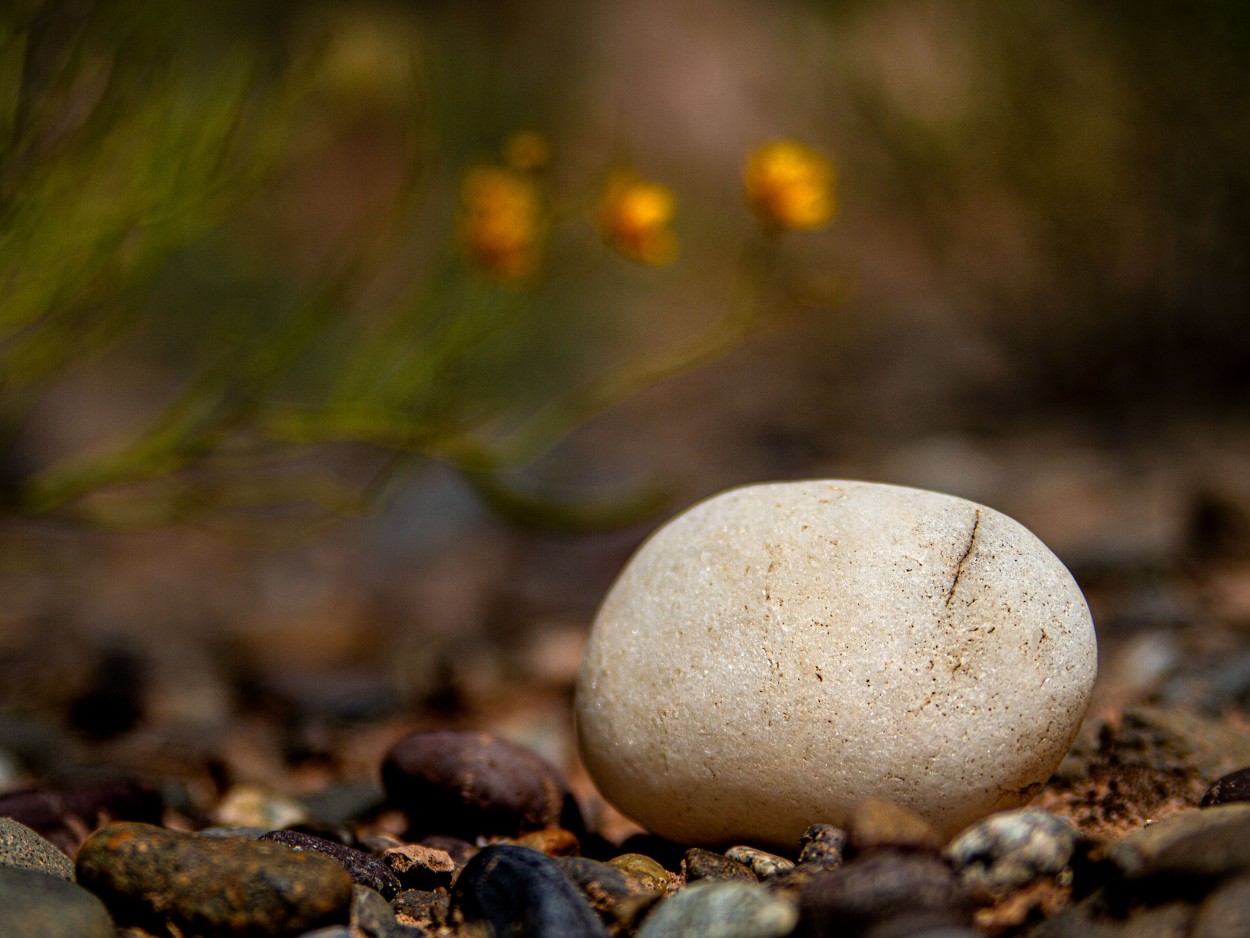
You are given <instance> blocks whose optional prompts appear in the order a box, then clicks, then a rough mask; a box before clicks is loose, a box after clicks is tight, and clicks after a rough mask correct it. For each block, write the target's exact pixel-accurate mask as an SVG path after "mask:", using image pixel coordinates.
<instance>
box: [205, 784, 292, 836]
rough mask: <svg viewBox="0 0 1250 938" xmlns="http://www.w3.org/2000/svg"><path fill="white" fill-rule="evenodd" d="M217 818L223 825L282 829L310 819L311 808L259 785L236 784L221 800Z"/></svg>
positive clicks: (215, 815)
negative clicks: (309, 810)
mask: <svg viewBox="0 0 1250 938" xmlns="http://www.w3.org/2000/svg"><path fill="white" fill-rule="evenodd" d="M213 820H214V821H215V822H216V823H217V825H218V826H221V827H263V828H264V829H265V830H267V831H272V830H280V829H282V828H284V827H290V826H292V825H293V824H302V823H303V822H304V821H307V820H308V809H307V808H305V807H304V806H303V805H302V804H301V803H300V802H298V801H296V800H295V799H294V798H287V797H286V796H285V795H279V794H277V793H276V792H272V791H269V790H268V789H266V788H262V787H261V786H259V785H235V786H233V787H231V788H230V789H229V790H228V791H227V792H226V793H225V794H224V795H222V796H221V799H220V800H219V801H218V802H217V806H216V808H214V810H213Z"/></svg>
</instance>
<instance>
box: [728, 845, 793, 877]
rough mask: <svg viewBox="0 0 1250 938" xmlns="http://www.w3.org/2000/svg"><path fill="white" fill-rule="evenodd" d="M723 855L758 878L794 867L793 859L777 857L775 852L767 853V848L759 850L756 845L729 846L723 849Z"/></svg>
mask: <svg viewBox="0 0 1250 938" xmlns="http://www.w3.org/2000/svg"><path fill="white" fill-rule="evenodd" d="M725 856H726V857H727V858H728V859H730V860H735V861H737V862H738V863H741V864H742V865H743V866H745V867H746V868H747V869H749V870H750V871H751V872H752V873H754V874H755V875H756V876H758V877H759V878H760V879H767V878H768V877H770V876H779V875H780V874H782V873H788V872H790V871H791V870H792V869H794V861H793V860H787V859H786V858H785V857H779V856H777V854H775V853H769V852H768V851H767V850H760V849H759V848H757V847H747V846H743V845H739V846H737V847H730V848H729V849H728V850H726V851H725Z"/></svg>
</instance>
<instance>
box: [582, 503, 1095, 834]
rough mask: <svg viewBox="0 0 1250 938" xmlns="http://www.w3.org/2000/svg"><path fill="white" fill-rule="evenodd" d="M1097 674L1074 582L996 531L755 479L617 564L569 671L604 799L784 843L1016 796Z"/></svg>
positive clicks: (1030, 546) (992, 522)
mask: <svg viewBox="0 0 1250 938" xmlns="http://www.w3.org/2000/svg"><path fill="white" fill-rule="evenodd" d="M1096 671H1097V648H1096V642H1095V637H1094V628H1093V622H1092V621H1091V619H1090V614H1089V608H1088V606H1087V605H1086V603H1085V599H1084V597H1083V596H1082V594H1081V591H1080V589H1079V588H1078V587H1077V585H1076V583H1075V581H1074V580H1073V579H1072V576H1071V574H1069V573H1068V571H1067V569H1065V567H1064V566H1063V564H1062V563H1061V562H1060V561H1059V560H1058V558H1056V557H1055V556H1054V554H1052V553H1051V552H1050V551H1049V550H1048V549H1047V548H1046V546H1045V545H1044V544H1042V542H1041V541H1039V540H1038V539H1037V538H1036V537H1035V536H1034V535H1033V534H1031V533H1030V532H1029V531H1028V530H1026V529H1025V528H1024V527H1023V526H1022V525H1020V524H1019V523H1018V522H1016V521H1013V520H1012V519H1011V518H1008V517H1007V516H1006V515H1003V514H1001V513H1000V512H997V511H995V510H993V509H991V508H987V507H984V506H982V505H977V504H975V503H973V502H969V501H966V500H964V499H960V498H955V497H953V496H949V495H941V494H938V493H934V492H926V491H921V490H918V489H909V488H902V487H898V486H891V485H880V484H874V483H867V482H847V481H833V480H822V481H810V482H793V483H775V484H767V485H755V486H748V487H745V488H740V489H735V490H731V491H729V492H726V493H723V494H721V495H718V496H716V497H715V498H712V499H710V500H708V501H705V502H703V503H701V504H699V505H696V506H695V507H694V508H692V509H690V510H689V511H687V512H686V513H684V514H683V515H680V516H679V517H677V518H676V519H674V520H673V521H671V522H669V523H668V524H667V525H665V526H664V527H662V528H661V529H660V530H659V531H657V532H656V533H655V534H654V535H652V537H651V538H650V539H649V540H648V541H647V543H645V544H644V545H643V546H642V547H641V548H640V549H639V551H638V552H637V553H636V554H635V555H634V557H633V558H632V559H631V560H630V562H629V563H628V564H627V565H626V567H625V569H624V570H623V571H622V573H621V574H620V576H619V577H618V579H617V581H616V583H615V584H614V585H613V587H612V588H611V590H610V591H609V593H608V595H607V597H606V598H605V600H604V602H603V605H602V606H601V608H600V610H599V612H598V615H597V616H596V619H595V623H594V628H593V630H592V632H591V635H590V640H589V643H588V645H587V650H586V656H585V659H584V661H583V663H582V670H581V675H580V678H579V682H578V689H577V726H578V740H579V744H580V746H581V751H582V755H583V758H584V760H585V762H586V765H587V767H588V768H589V770H590V773H591V775H592V776H593V778H594V780H595V782H596V784H597V785H598V787H599V789H600V791H601V792H602V793H603V794H604V796H605V797H607V798H608V800H610V801H611V802H613V804H615V805H616V806H617V807H618V808H619V809H621V810H622V811H623V812H624V813H625V814H627V815H629V816H631V817H632V818H634V819H635V820H636V821H638V822H639V823H641V824H642V825H644V826H645V827H647V828H648V829H650V830H652V831H653V832H655V833H657V834H661V835H663V836H665V837H668V838H671V839H673V840H677V841H681V842H685V843H713V844H728V843H731V842H733V843H738V842H744V841H745V842H750V843H762V844H771V845H780V846H785V847H789V848H793V845H794V844H795V843H797V842H798V840H799V837H800V835H801V834H802V833H803V831H804V830H805V829H806V828H807V827H808V826H809V825H811V824H813V823H815V822H826V823H834V824H845V823H846V821H847V818H848V816H849V814H850V811H851V809H852V808H853V807H854V806H855V805H856V804H857V803H858V802H860V801H862V800H863V799H864V798H866V797H868V796H874V797H878V798H884V799H887V800H889V801H893V802H895V803H897V804H899V805H902V806H904V807H907V808H910V809H911V810H913V811H915V812H917V813H918V814H919V815H921V816H922V817H923V818H925V819H926V820H927V821H928V822H929V823H930V824H932V825H933V826H934V828H935V829H937V830H938V831H939V832H940V833H941V834H943V835H944V836H950V835H951V834H953V833H955V832H957V831H959V830H961V829H962V828H964V827H965V826H967V825H968V824H970V823H971V822H973V821H975V820H977V819H978V818H980V817H982V816H984V815H987V814H990V813H992V812H994V811H1001V810H1004V809H1007V808H1013V807H1017V806H1019V805H1021V804H1023V803H1025V802H1027V801H1028V800H1029V799H1030V798H1032V797H1033V795H1034V794H1036V793H1037V791H1038V790H1039V789H1040V788H1041V786H1042V784H1043V783H1044V782H1045V781H1046V779H1047V778H1048V777H1049V775H1050V773H1051V772H1052V770H1053V769H1054V768H1055V766H1056V765H1057V764H1058V763H1059V761H1060V759H1061V758H1062V757H1063V755H1064V753H1065V752H1066V751H1067V749H1068V746H1069V745H1070V744H1071V742H1072V739H1073V737H1074V735H1075V733H1076V730H1077V728H1078V726H1079V725H1080V722H1081V718H1082V717H1083V715H1084V713H1085V709H1086V706H1087V704H1088V701H1089V696H1090V692H1091V690H1092V687H1093V683H1094V677H1095V673H1096Z"/></svg>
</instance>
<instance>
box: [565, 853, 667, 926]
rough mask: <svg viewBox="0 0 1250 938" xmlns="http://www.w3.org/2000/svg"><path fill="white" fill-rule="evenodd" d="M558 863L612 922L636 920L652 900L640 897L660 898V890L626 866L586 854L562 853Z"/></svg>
mask: <svg viewBox="0 0 1250 938" xmlns="http://www.w3.org/2000/svg"><path fill="white" fill-rule="evenodd" d="M556 863H557V864H559V866H560V869H561V870H563V871H564V875H565V876H567V877H568V878H569V879H570V880H572V881H573V883H574V884H575V885H576V886H577V888H578V889H580V890H581V891H582V895H583V896H585V897H586V901H587V902H589V903H590V907H591V908H592V909H594V910H595V911H596V912H598V913H599V915H600V917H601V918H603V919H605V920H606V921H608V922H610V923H618V924H624V923H630V922H633V921H634V920H635V919H636V917H637V915H638V913H639V912H640V911H641V910H642V909H643V908H645V907H646V906H648V905H649V904H650V903H649V902H646V901H643V902H638V901H636V900H639V899H643V900H649V899H654V898H658V895H659V892H658V891H657V890H654V889H648V888H647V887H646V886H644V885H643V884H642V882H641V881H639V880H638V879H637V878H635V877H634V876H631V875H630V874H629V873H626V872H625V871H624V870H622V869H620V868H618V867H615V866H611V865H610V864H607V863H600V862H599V861H598V860H590V859H587V858H586V857H558V858H557V859H556Z"/></svg>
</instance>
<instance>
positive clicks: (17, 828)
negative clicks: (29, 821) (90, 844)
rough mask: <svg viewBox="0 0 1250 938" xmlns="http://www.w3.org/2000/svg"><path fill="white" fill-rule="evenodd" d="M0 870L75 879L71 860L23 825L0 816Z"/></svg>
mask: <svg viewBox="0 0 1250 938" xmlns="http://www.w3.org/2000/svg"><path fill="white" fill-rule="evenodd" d="M0 867H10V868H12V869H20V870H34V871H35V872H37V873H47V874H48V875H50V876H59V877H60V878H61V879H69V880H72V879H73V878H74V861H73V860H71V859H70V858H69V857H67V856H66V855H65V854H63V853H62V852H61V851H60V850H58V849H57V848H56V847H55V846H54V845H53V844H52V842H51V841H49V840H46V839H45V838H43V837H40V836H39V835H38V834H37V833H35V832H34V831H33V830H31V829H30V828H29V827H27V826H26V825H25V824H19V823H18V822H17V821H15V820H13V819H12V818H7V817H0Z"/></svg>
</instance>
